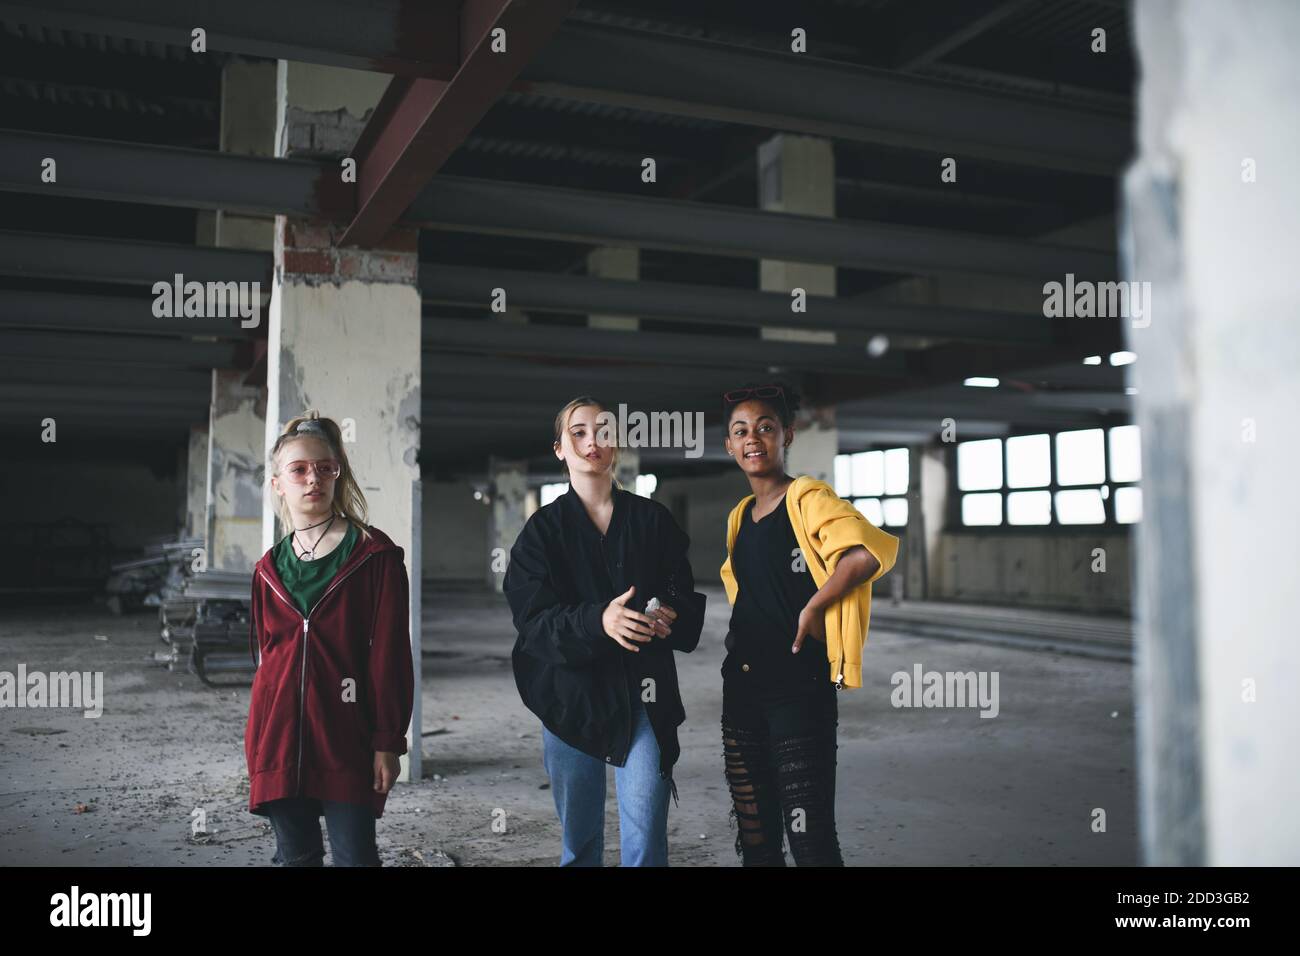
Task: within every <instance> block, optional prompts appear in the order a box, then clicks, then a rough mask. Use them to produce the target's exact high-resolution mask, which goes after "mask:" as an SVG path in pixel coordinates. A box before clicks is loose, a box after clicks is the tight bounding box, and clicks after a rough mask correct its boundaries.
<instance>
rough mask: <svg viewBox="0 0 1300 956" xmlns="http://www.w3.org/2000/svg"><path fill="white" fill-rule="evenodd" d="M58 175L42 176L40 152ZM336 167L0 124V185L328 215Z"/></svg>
mask: <svg viewBox="0 0 1300 956" xmlns="http://www.w3.org/2000/svg"><path fill="white" fill-rule="evenodd" d="M47 158H48V159H53V160H54V161H55V172H56V173H57V179H56V180H55V181H54V182H51V183H45V182H42V181H41V174H42V171H43V170H44V166H43V165H42V164H43V162H44V160H45V159H47ZM350 188H351V187H345V186H344V184H343V183H342V182H341V177H340V176H339V175H338V171H337V167H336V166H335V167H330V166H329V165H328V164H325V163H321V162H313V161H310V160H303V159H268V158H265V157H258V156H240V155H238V154H235V153H220V152H216V151H215V150H206V149H189V148H185V147H179V146H155V145H146V144H141V143H125V142H118V141H116V140H105V139H89V138H86V137H81V136H60V135H57V134H54V133H39V132H25V131H22V130H12V129H0V190H6V191H10V192H24V193H35V194H38V195H49V196H71V197H74V198H78V199H105V200H112V201H114V202H137V203H142V204H144V205H149V206H182V207H186V208H190V209H224V210H227V211H229V212H243V213H250V214H253V215H266V216H270V215H275V214H276V213H284V214H285V215H290V216H300V217H304V218H334V217H341V216H343V215H345V214H346V213H347V212H348V211H349V210H350V205H349V204H350V202H351V198H350V195H349V194H348V193H347V192H346V191H345V189H350Z"/></svg>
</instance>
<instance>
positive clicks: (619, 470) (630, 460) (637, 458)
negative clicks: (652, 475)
mask: <svg viewBox="0 0 1300 956" xmlns="http://www.w3.org/2000/svg"><path fill="white" fill-rule="evenodd" d="M639 474H641V452H640V450H639V449H636V448H620V449H619V450H618V465H617V466H615V468H614V477H615V478H617V479H618V483H619V484H620V485H622V486H623V487H624V488H626V489H627V490H628V491H632V492H635V491H636V476H637V475H639Z"/></svg>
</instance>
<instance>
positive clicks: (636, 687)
mask: <svg viewBox="0 0 1300 956" xmlns="http://www.w3.org/2000/svg"><path fill="white" fill-rule="evenodd" d="M613 495H614V511H613V516H612V517H611V518H610V522H609V528H608V529H607V531H606V533H605V534H604V535H602V534H601V533H600V532H599V531H598V530H597V529H596V526H595V525H594V524H592V521H591V519H590V518H589V517H588V516H587V512H586V509H584V508H583V505H582V501H581V500H580V499H579V498H578V496H577V495H576V494H575V493H574V492H573V491H572V489H570V490H568V491H566V492H565V493H564V494H562V495H560V496H559V497H558V498H556V499H555V500H554V501H552V502H551V503H550V504H548V505H546V506H544V507H542V508H540V509H538V511H536V512H535V513H534V514H533V516H532V517H531V518H529V519H528V523H527V524H526V525H525V526H524V530H523V531H522V532H520V534H519V538H518V540H517V541H515V544H514V547H513V548H511V550H510V565H509V567H508V568H507V570H506V576H505V595H506V599H507V600H508V601H509V603H510V610H511V613H512V614H513V617H514V623H515V630H516V631H517V632H518V638H517V639H516V641H515V647H514V652H513V654H512V661H513V664H514V673H515V683H516V684H517V685H518V687H519V695H520V697H521V698H522V699H523V702H524V705H525V706H526V707H527V708H528V709H529V710H530V711H532V712H533V713H534V714H536V715H537V716H538V717H539V718H540V719H541V721H542V723H543V724H544V725H545V726H546V728H547V729H548V730H550V731H551V733H553V734H555V735H556V736H557V737H559V738H560V739H561V740H563V741H564V742H565V743H567V744H569V745H570V746H572V747H575V748H577V749H578V750H581V751H582V752H584V753H586V754H590V755H591V756H593V757H596V758H597V759H599V760H604V761H606V762H607V763H610V764H614V765H616V766H620V767H621V766H623V765H624V764H625V763H626V762H627V755H628V750H629V749H630V745H631V740H630V737H631V728H632V724H631V713H632V711H631V708H632V704H633V702H634V699H633V697H632V695H633V694H636V695H638V696H639V697H640V698H641V700H642V701H643V702H644V706H645V708H646V712H647V714H648V715H649V718H650V723H651V726H652V727H653V728H654V733H655V738H656V740H657V741H658V743H659V753H660V767H659V769H660V775H661V776H662V777H665V778H667V779H668V780H669V781H670V782H671V780H672V768H673V765H674V764H675V763H676V762H677V758H678V757H679V756H680V754H681V747H680V745H679V744H678V741H677V727H678V726H679V725H680V724H681V723H682V721H683V720H685V718H686V712H685V709H684V708H683V707H682V697H681V692H680V690H679V688H678V683H677V664H676V662H675V660H674V658H673V651H682V652H684V653H689V652H690V651H693V650H694V649H695V646H696V645H697V644H698V643H699V641H700V630H701V628H702V627H703V624H704V602H705V596H704V595H703V594H700V593H698V592H697V591H696V590H695V578H694V576H693V574H692V573H691V565H690V562H689V560H688V559H687V548H688V547H689V545H690V539H689V538H688V537H687V536H686V534H685V532H683V531H682V530H681V528H679V527H678V526H677V522H676V521H674V520H673V517H672V514H671V513H670V512H669V511H668V509H667V508H665V507H664V506H663V505H661V504H659V503H658V502H656V501H651V500H650V499H648V498H642V497H640V496H638V495H634V494H632V493H630V492H627V491H623V490H621V489H617V488H616V489H614V492H613ZM633 585H635V586H636V592H635V593H634V594H633V596H632V597H631V599H629V601H628V603H627V606H628V607H629V608H630V609H632V610H635V611H644V610H645V606H646V603H647V602H648V601H649V600H650V598H652V597H658V598H659V601H660V603H662V604H666V605H668V606H669V607H671V608H672V609H673V610H674V611H676V612H677V619H676V621H674V622H673V624H672V633H671V634H669V635H668V636H667V637H663V638H660V637H656V638H655V639H654V640H653V641H651V642H649V643H646V644H641V645H639V646H640V648H641V650H640V651H639V652H632V651H628V650H624V649H623V648H622V647H621V646H620V645H619V644H618V643H617V642H615V641H614V640H613V639H612V638H610V637H609V636H608V635H606V634H605V631H604V627H603V626H602V624H601V616H602V614H603V613H604V611H605V608H606V606H607V605H608V604H609V602H610V601H611V600H612V599H614V598H615V597H618V596H619V595H620V594H622V593H623V592H625V591H626V590H627V589H628V588H629V587H631V586H633ZM673 789H674V794H675V793H676V788H675V786H674V788H673Z"/></svg>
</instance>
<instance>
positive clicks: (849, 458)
mask: <svg viewBox="0 0 1300 956" xmlns="http://www.w3.org/2000/svg"><path fill="white" fill-rule="evenodd" d="M911 480H912V478H911V463H910V461H909V458H908V450H907V449H906V448H889V449H884V450H881V451H862V452H858V453H856V454H853V455H836V456H835V493H836V494H837V495H839V496H840V497H841V498H844V499H845V500H847V501H852V502H853V506H854V507H855V508H857V509H858V510H859V511H861V512H862V514H863V515H864V516H865V517H866V519H867V520H868V521H870V522H871V523H872V524H874V525H875V526H876V527H891V528H901V527H903V526H905V525H906V524H907V497H906V496H907V492H908V489H909V488H910V487H911Z"/></svg>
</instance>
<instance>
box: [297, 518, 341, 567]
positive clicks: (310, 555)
mask: <svg viewBox="0 0 1300 956" xmlns="http://www.w3.org/2000/svg"><path fill="white" fill-rule="evenodd" d="M337 517H338V515H336V514H335V515H330V517H329V524H327V525H325V530H324V531H322V532H321V535H320V537H319V538H317V539H316V543H315V544H314V545H312V549H311V550H310V551H307V550H303V551H302V553H300V554H299V555H298V559H299V560H301V561H315V560H316V549H317V548H319V547H320V543H321V542H322V541H324V540H325V536H326V535H327V534H329V533H330V527H331V526H332V525H333V524H334V519H335V518H337ZM322 524H325V522H324V521H317V522H316V524H309V525H307V527H305V528H297V529H295V530H294V532H293V540H294V543H295V544H297V543H298V532H299V531H310V530H311V529H312V528H315V527H319V526H320V525H322Z"/></svg>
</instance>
